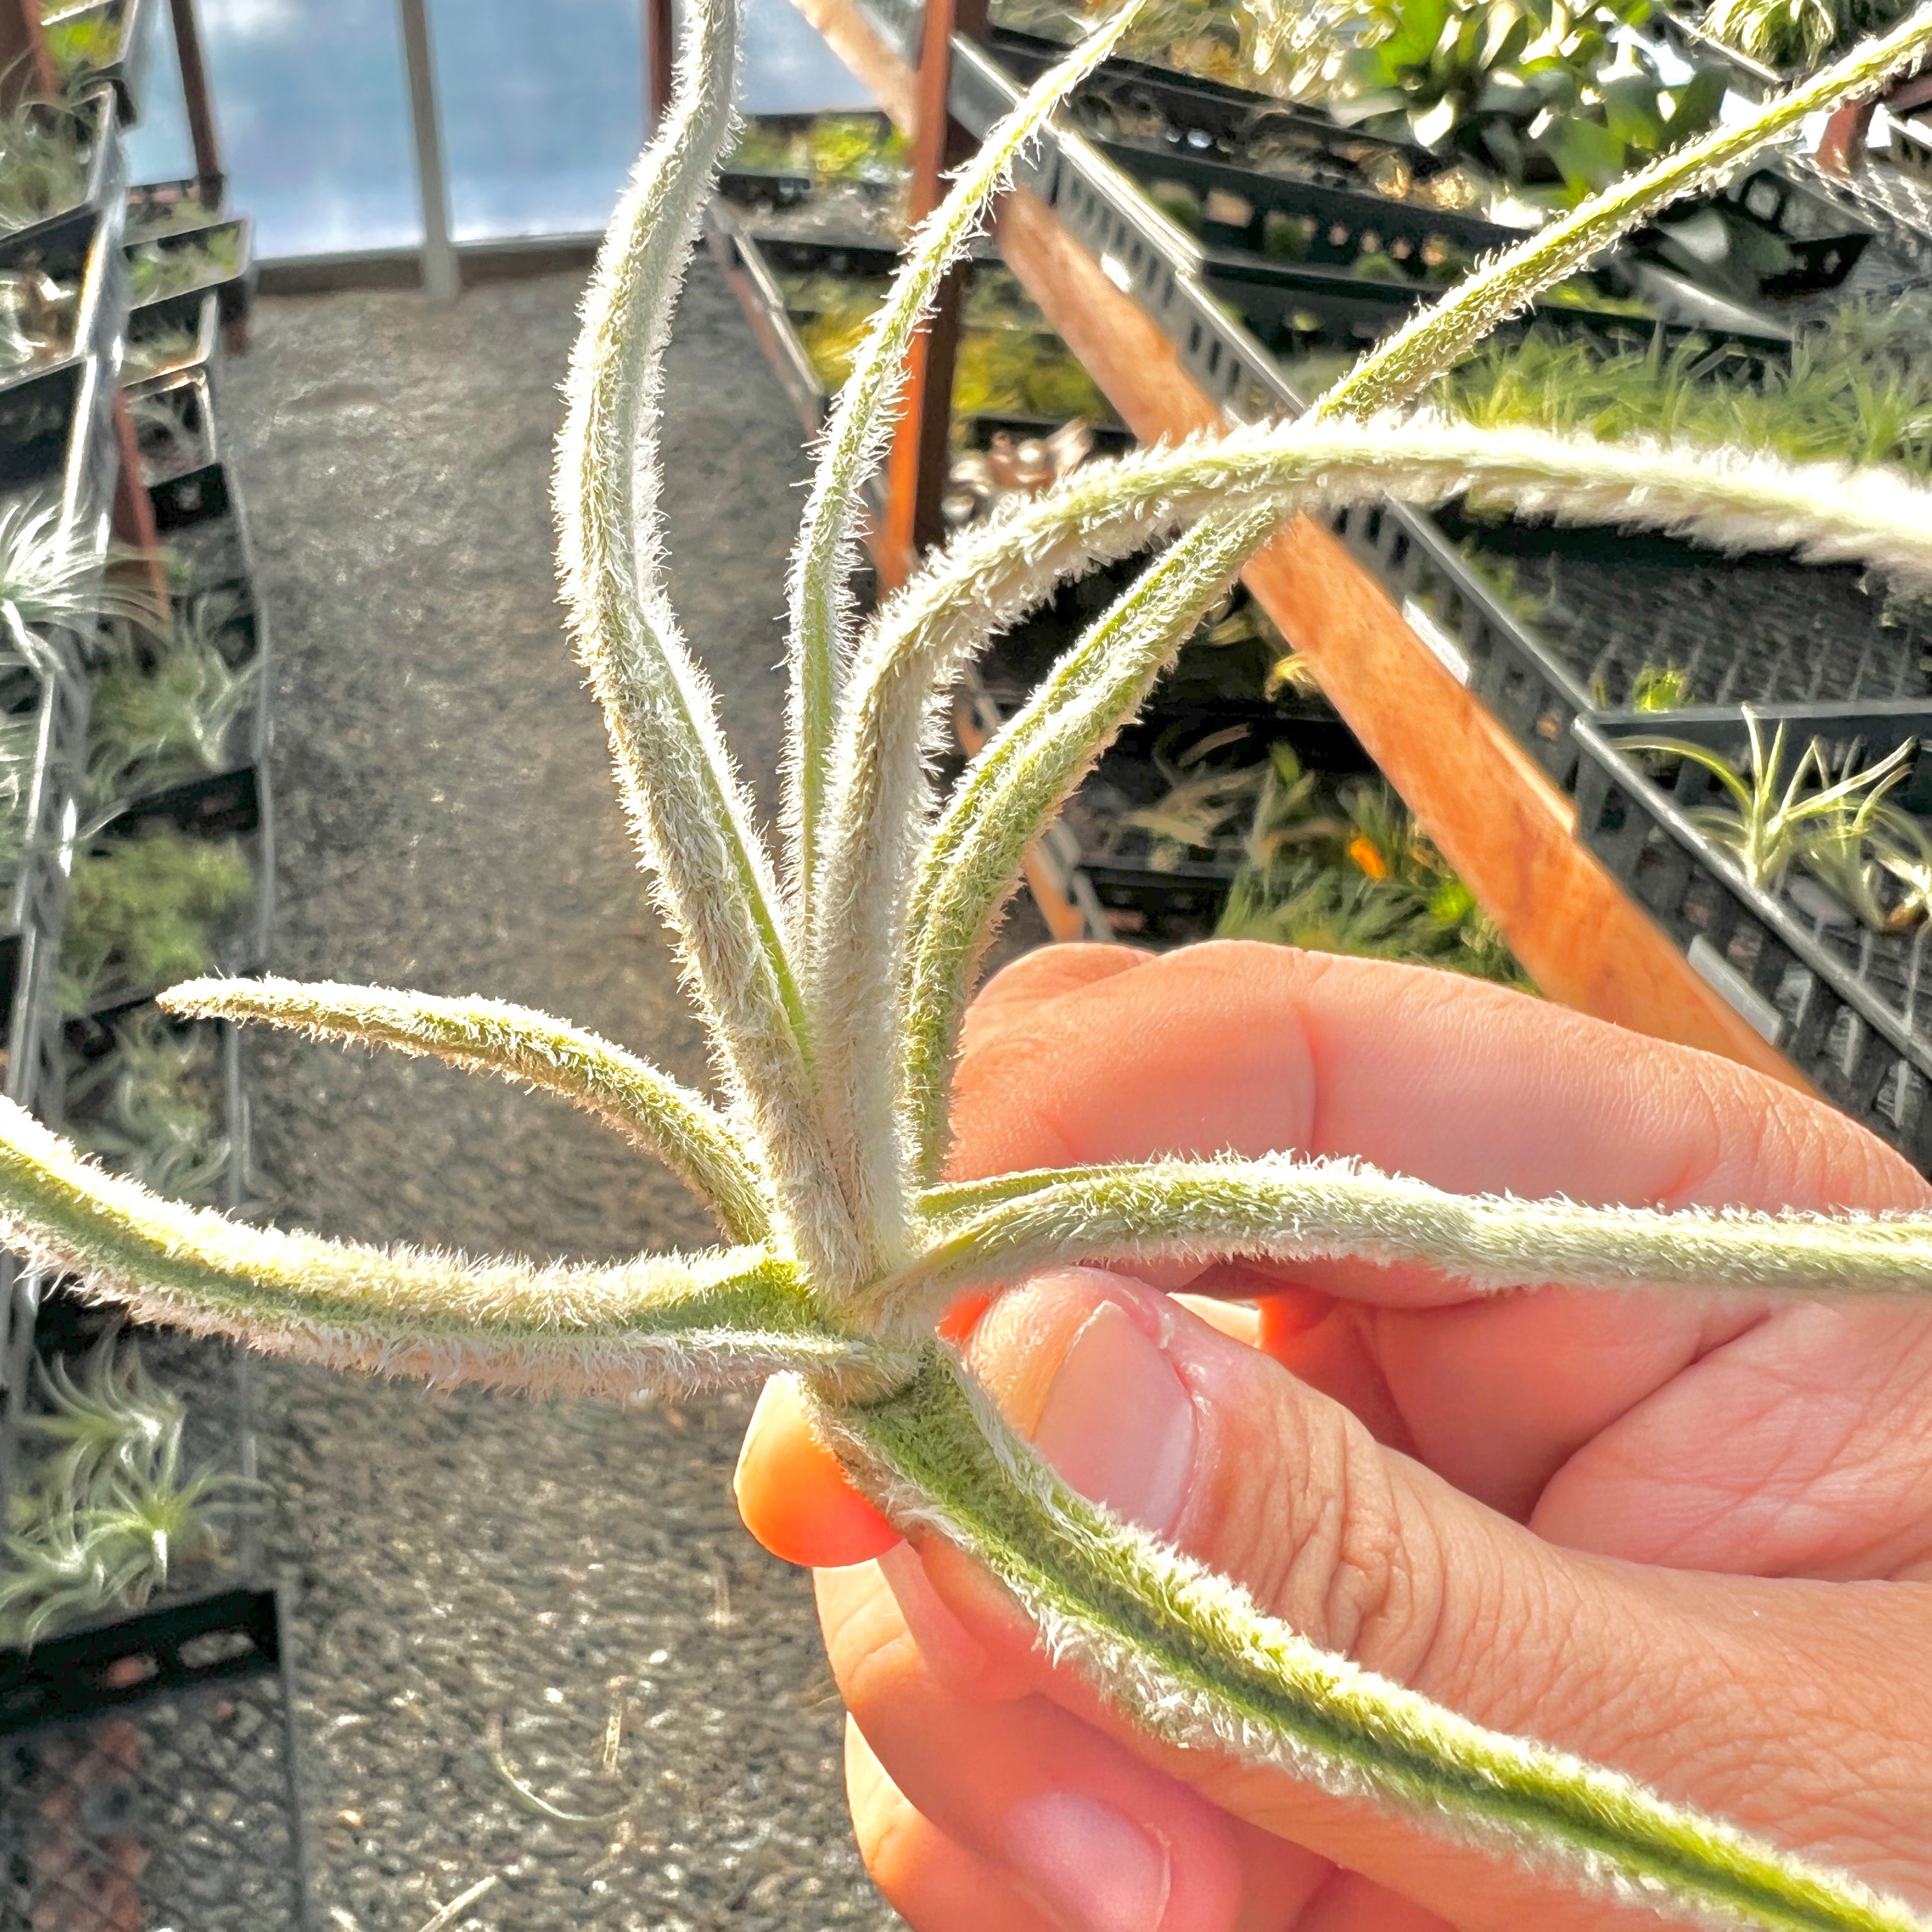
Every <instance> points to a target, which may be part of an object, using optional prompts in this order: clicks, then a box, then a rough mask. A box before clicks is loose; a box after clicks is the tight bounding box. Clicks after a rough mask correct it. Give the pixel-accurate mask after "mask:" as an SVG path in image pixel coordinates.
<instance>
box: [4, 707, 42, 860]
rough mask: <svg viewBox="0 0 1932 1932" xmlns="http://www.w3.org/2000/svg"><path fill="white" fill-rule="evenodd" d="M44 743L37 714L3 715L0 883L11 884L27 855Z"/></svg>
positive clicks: (35, 712) (34, 712)
mask: <svg viewBox="0 0 1932 1932" xmlns="http://www.w3.org/2000/svg"><path fill="white" fill-rule="evenodd" d="M39 748H40V718H39V717H38V715H37V711H33V712H14V713H12V714H9V715H0V880H8V881H10V880H12V879H13V877H14V875H15V874H17V872H18V871H20V865H21V863H22V862H23V860H24V859H26V855H27V845H28V838H29V835H30V832H31V826H30V825H29V823H28V814H29V813H30V812H31V811H32V809H33V795H34V756H35V754H36V753H37V751H38V750H39Z"/></svg>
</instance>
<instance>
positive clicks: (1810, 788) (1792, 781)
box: [1623, 705, 1918, 888]
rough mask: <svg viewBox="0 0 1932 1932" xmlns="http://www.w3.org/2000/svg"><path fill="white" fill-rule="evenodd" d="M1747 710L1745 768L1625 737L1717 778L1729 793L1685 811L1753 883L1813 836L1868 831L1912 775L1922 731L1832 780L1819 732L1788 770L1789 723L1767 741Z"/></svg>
mask: <svg viewBox="0 0 1932 1932" xmlns="http://www.w3.org/2000/svg"><path fill="white" fill-rule="evenodd" d="M1744 716H1745V730H1746V732H1747V733H1748V734H1749V736H1750V740H1751V752H1750V756H1749V757H1748V760H1746V762H1745V766H1744V768H1743V769H1739V767H1738V766H1736V765H1735V764H1733V763H1732V761H1731V760H1730V759H1729V758H1727V757H1725V756H1724V754H1723V753H1722V752H1721V751H1712V749H1711V748H1709V746H1708V745H1697V744H1693V743H1691V742H1690V741H1689V740H1688V739H1682V738H1627V739H1625V740H1624V741H1623V742H1624V744H1625V747H1626V748H1628V749H1629V750H1631V751H1645V752H1651V753H1654V754H1662V755H1664V756H1666V757H1673V758H1682V759H1684V760H1687V761H1688V763H1691V764H1694V765H1696V766H1699V767H1700V768H1701V769H1703V770H1705V771H1707V772H1709V773H1710V774H1711V775H1712V777H1713V778H1715V779H1716V780H1717V781H1718V784H1720V785H1721V787H1723V789H1724V793H1726V796H1725V798H1724V799H1722V800H1721V801H1720V802H1718V803H1716V804H1713V805H1695V806H1693V807H1692V808H1691V810H1690V811H1688V812H1686V813H1685V817H1687V818H1688V819H1689V820H1690V821H1691V823H1692V824H1694V826H1697V829H1699V830H1700V832H1703V833H1705V834H1706V836H1708V837H1709V838H1712V839H1713V840H1715V841H1716V842H1717V843H1718V844H1720V845H1721V846H1723V847H1724V848H1725V849H1726V850H1727V851H1729V852H1730V853H1733V855H1734V856H1736V859H1737V862H1738V863H1739V866H1740V867H1741V868H1742V870H1743V872H1744V874H1745V877H1746V878H1748V880H1750V881H1751V883H1752V884H1753V885H1754V886H1763V887H1767V888H1768V887H1770V886H1775V885H1776V884H1777V883H1778V880H1780V879H1781V878H1782V877H1784V874H1785V872H1786V871H1787V868H1789V867H1790V864H1791V862H1792V861H1793V859H1796V858H1799V857H1801V856H1803V855H1804V854H1805V851H1806V849H1807V846H1808V843H1809V841H1811V840H1812V839H1813V838H1818V839H1820V841H1821V843H1822V844H1823V847H1825V848H1826V849H1828V850H1829V848H1831V847H1838V848H1839V849H1840V850H1842V849H1843V845H1844V843H1845V841H1846V840H1848V839H1849V840H1851V841H1854V843H1855V842H1856V841H1861V840H1863V839H1864V838H1866V837H1867V836H1868V835H1869V833H1870V829H1871V827H1872V826H1873V823H1875V821H1876V815H1877V814H1878V812H1879V810H1880V808H1882V805H1883V804H1884V801H1885V795H1886V794H1887V793H1888V792H1890V791H1891V790H1893V789H1894V787H1897V786H1898V785H1900V784H1903V783H1904V782H1905V781H1906V778H1908V777H1909V776H1910V775H1911V760H1912V753H1913V752H1914V751H1916V750H1917V748H1918V740H1917V739H1906V742H1904V743H1903V744H1902V745H1898V746H1897V748H1894V750H1893V751H1891V752H1889V753H1888V754H1886V756H1885V757H1882V758H1881V759H1879V761H1878V762H1877V763H1876V764H1873V765H1870V766H1866V767H1864V769H1861V770H1856V771H1853V770H1849V769H1848V770H1847V771H1846V772H1845V773H1844V774H1843V775H1842V776H1841V777H1840V778H1837V779H1833V778H1832V776H1831V773H1830V771H1829V767H1828V766H1826V762H1825V754H1824V749H1823V746H1822V745H1820V742H1819V741H1818V740H1817V739H1815V738H1814V739H1813V740H1812V741H1811V742H1810V743H1809V744H1808V745H1806V746H1805V749H1804V751H1803V752H1802V754H1800V756H1799V760H1798V762H1797V763H1796V765H1794V766H1793V767H1792V768H1791V771H1790V775H1788V776H1787V775H1786V772H1785V769H1784V754H1785V733H1784V724H1782V723H1780V724H1779V725H1778V728H1777V729H1776V730H1775V731H1774V732H1773V733H1772V739H1771V743H1770V745H1769V747H1767V746H1766V744H1765V742H1764V733H1763V727H1762V725H1761V724H1760V720H1759V718H1758V715H1757V712H1755V711H1754V710H1753V709H1751V706H1749V705H1746V706H1745V707H1744ZM1827 862H1828V863H1829V859H1828V860H1827Z"/></svg>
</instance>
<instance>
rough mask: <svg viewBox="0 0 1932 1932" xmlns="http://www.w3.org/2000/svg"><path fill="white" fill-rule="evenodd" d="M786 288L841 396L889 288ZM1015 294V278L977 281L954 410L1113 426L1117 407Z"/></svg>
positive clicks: (817, 278)
mask: <svg viewBox="0 0 1932 1932" xmlns="http://www.w3.org/2000/svg"><path fill="white" fill-rule="evenodd" d="M982 283H984V284H986V287H985V288H984V290H983V289H982V286H981V284H982ZM784 290H785V299H786V304H787V307H788V308H790V310H791V311H793V314H795V315H797V316H799V317H800V318H801V319H800V320H799V324H798V333H799V343H800V344H801V345H802V347H803V348H804V350H805V353H806V355H807V356H809V357H810V358H811V365H812V367H813V368H814V369H815V370H817V372H818V377H819V380H820V381H821V382H822V383H824V385H825V386H826V391H827V392H828V393H829V394H832V395H836V394H837V393H838V391H839V389H841V388H842V387H843V386H844V383H845V379H846V377H848V376H849V375H850V374H851V373H852V363H853V358H854V357H855V356H857V354H858V353H859V349H860V348H861V347H862V345H863V344H864V342H865V336H866V332H867V331H868V330H869V329H870V328H871V325H872V318H873V317H874V316H875V315H876V314H877V313H878V310H879V305H880V303H881V302H883V300H884V299H885V289H884V287H883V284H880V283H877V282H874V281H866V280H862V279H859V278H847V277H844V276H838V275H826V274H817V275H795V276H790V277H787V278H785V280H784ZM1015 290H1016V285H1012V284H1011V278H1009V277H1006V276H1003V275H997V274H989V275H986V276H985V277H983V278H982V277H976V278H974V289H973V290H972V292H971V294H970V295H969V296H968V300H967V307H966V318H965V319H966V323H967V326H966V329H965V332H964V333H963V335H962V338H961V341H960V344H959V359H958V361H957V362H956V365H955V368H954V371H953V410H954V412H955V413H956V414H958V415H960V416H1044V417H1046V418H1048V419H1052V420H1058V419H1063V418H1065V417H1068V416H1088V417H1097V418H1098V419H1100V420H1102V421H1103V422H1104V421H1111V420H1112V417H1113V414H1114V411H1113V408H1112V405H1111V404H1109V402H1108V401H1107V399H1106V397H1105V396H1103V395H1102V394H1101V393H1100V389H1098V387H1097V386H1096V385H1095V383H1094V379H1093V378H1092V377H1091V376H1089V375H1088V373H1087V371H1085V369H1084V368H1082V367H1081V365H1080V364H1079V362H1077V361H1076V359H1074V357H1073V356H1071V355H1070V354H1069V353H1068V352H1067V349H1066V347H1065V346H1064V344H1061V342H1060V341H1059V340H1058V338H1056V337H1055V336H1053V335H1051V334H1050V333H1049V332H1046V326H1045V323H1044V322H1043V320H1041V319H1040V317H1039V315H1038V312H1037V311H1034V310H1033V308H1032V305H1031V303H1030V302H1026V301H1025V299H1024V297H1021V298H1020V299H1019V300H1018V301H1016V300H1015V299H1014V293H1015ZM1029 312H1031V313H1029Z"/></svg>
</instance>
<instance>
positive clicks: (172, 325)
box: [121, 293, 221, 396]
mask: <svg viewBox="0 0 1932 1932" xmlns="http://www.w3.org/2000/svg"><path fill="white" fill-rule="evenodd" d="M197 299H198V300H199V304H200V307H199V310H198V311H196V314H195V317H194V320H193V323H192V325H191V326H190V325H188V324H187V323H183V322H179V321H177V320H176V319H175V314H173V313H172V312H170V311H172V305H170V304H169V303H166V302H155V303H153V304H151V305H150V306H149V307H148V308H147V309H145V311H142V314H141V315H140V316H139V317H138V318H136V317H130V318H129V320H128V325H127V346H128V347H129V348H130V350H131V349H132V348H133V347H134V345H135V344H136V343H138V342H141V341H151V340H152V339H153V338H156V337H157V336H166V335H177V334H183V333H191V334H192V335H193V341H194V346H193V348H192V349H190V350H189V351H188V352H187V354H185V355H184V356H181V358H180V359H178V361H175V362H169V363H166V364H164V365H162V366H161V367H160V368H156V369H152V370H150V371H148V374H146V375H145V376H126V375H124V377H123V379H122V381H121V388H122V389H124V390H125V391H126V392H127V394H128V395H130V396H142V395H146V394H148V392H149V391H150V390H153V389H165V388H166V387H167V386H169V384H170V383H173V382H175V381H176V380H178V379H179V378H180V377H183V376H187V375H193V374H196V373H211V372H212V371H213V369H214V365H215V362H216V360H217V358H218V356H220V350H221V299H220V296H217V295H214V294H212V293H210V294H207V295H204V296H199V298H197ZM126 367H127V365H126V363H125V362H124V363H123V364H122V368H123V369H124V370H125V368H126Z"/></svg>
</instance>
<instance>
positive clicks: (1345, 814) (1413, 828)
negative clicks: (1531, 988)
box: [1216, 744, 1528, 987]
mask: <svg viewBox="0 0 1932 1932" xmlns="http://www.w3.org/2000/svg"><path fill="white" fill-rule="evenodd" d="M1216 933H1217V937H1219V938H1223V939H1265V940H1272V941H1277V942H1278V943H1280V944H1284V945H1289V946H1300V947H1305V948H1307V950H1310V951H1311V952H1315V953H1349V954H1352V955H1353V956H1355V957H1356V958H1358V959H1401V960H1407V961H1409V962H1412V963H1414V964H1415V965H1424V966H1442V967H1447V968H1449V969H1450V970H1451V971H1454V972H1458V973H1468V974H1474V975H1475V977H1478V978H1479V979H1484V980H1500V981H1502V983H1504V984H1505V985H1506V986H1523V987H1527V986H1528V981H1527V980H1526V978H1525V977H1524V975H1523V969H1522V968H1521V967H1520V966H1519V965H1517V962H1516V960H1515V959H1514V956H1512V955H1511V952H1510V950H1509V947H1508V943H1507V942H1506V941H1505V940H1504V938H1503V936H1502V933H1501V932H1499V930H1498V929H1497V927H1496V923H1495V922H1494V921H1493V919H1490V917H1489V916H1488V915H1487V913H1484V911H1483V910H1482V909H1481V907H1479V906H1478V904H1476V902H1475V896H1474V895H1473V894H1472V892H1470V890H1469V887H1468V886H1466V885H1464V884H1463V882H1462V880H1460V879H1459V878H1457V877H1456V875H1455V874H1454V872H1452V871H1451V870H1450V869H1449V868H1448V865H1445V863H1444V862H1443V859H1442V854H1441V853H1439V852H1438V851H1437V850H1436V848H1435V847H1434V846H1433V844H1430V841H1429V838H1428V836H1427V834H1426V833H1425V832H1424V831H1423V830H1422V829H1421V826H1419V825H1418V824H1417V823H1416V822H1415V820H1414V818H1413V817H1411V816H1410V814H1409V811H1408V810H1407V809H1406V807H1405V806H1404V805H1403V803H1402V801H1401V800H1400V799H1398V798H1397V796H1396V795H1395V793H1394V792H1393V791H1392V790H1390V788H1389V787H1388V785H1387V784H1385V783H1384V782H1383V781H1381V780H1380V779H1376V778H1352V779H1348V780H1346V781H1343V782H1341V783H1340V784H1337V783H1336V782H1335V781H1334V780H1332V779H1330V778H1326V777H1325V776H1324V775H1322V774H1320V773H1318V772H1310V771H1307V770H1305V769H1303V767H1302V766H1301V763H1300V762H1299V761H1298V760H1297V758H1296V757H1295V754H1294V752H1293V751H1292V749H1290V748H1289V746H1287V745H1282V744H1277V745H1271V746H1270V747H1269V752H1268V767H1267V769H1266V772H1265V775H1264V776H1263V778H1262V784H1261V787H1260V795H1259V798H1258V799H1256V805H1255V810H1254V817H1253V823H1252V825H1251V826H1250V830H1249V833H1248V858H1247V864H1246V865H1244V867H1243V868H1242V870H1241V873H1240V874H1239V875H1238V877H1236V879H1235V883H1234V887H1233V889H1232V891H1231V892H1230V893H1229V897H1228V904H1227V907H1226V910H1224V911H1223V913H1222V916H1221V920H1220V925H1219V926H1217V928H1216Z"/></svg>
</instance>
